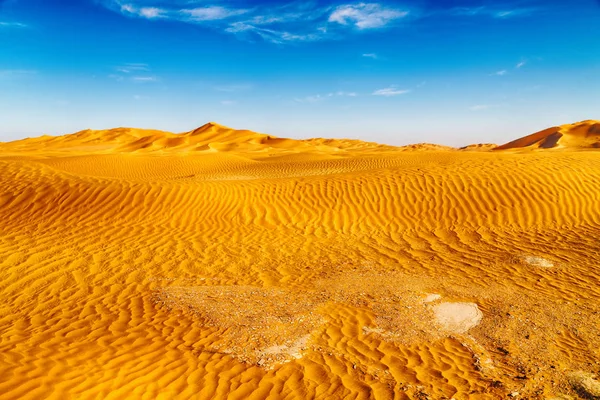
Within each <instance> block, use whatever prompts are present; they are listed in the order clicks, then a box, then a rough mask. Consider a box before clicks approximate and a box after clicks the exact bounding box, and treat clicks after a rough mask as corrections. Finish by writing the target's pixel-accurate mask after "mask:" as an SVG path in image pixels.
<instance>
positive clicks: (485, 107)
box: [469, 104, 492, 111]
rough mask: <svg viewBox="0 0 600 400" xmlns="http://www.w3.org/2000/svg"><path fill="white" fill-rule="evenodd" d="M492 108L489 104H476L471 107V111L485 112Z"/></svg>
mask: <svg viewBox="0 0 600 400" xmlns="http://www.w3.org/2000/svg"><path fill="white" fill-rule="evenodd" d="M490 107H492V106H491V105H489V104H476V105H474V106H471V107H469V110H471V111H483V110H488V109H489V108H490Z"/></svg>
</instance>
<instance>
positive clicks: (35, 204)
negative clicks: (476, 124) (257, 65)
mask: <svg viewBox="0 0 600 400" xmlns="http://www.w3.org/2000/svg"><path fill="white" fill-rule="evenodd" d="M594 126H597V125H594V124H592V123H587V122H586V123H584V124H583V125H577V126H573V127H572V128H564V127H562V128H560V129H559V131H560V132H559V133H561V135H562V136H561V138H559V141H558V142H557V143H560V144H561V146H563V151H560V152H556V151H535V152H515V151H484V150H480V151H466V152H464V151H456V150H454V149H449V148H444V147H441V146H440V147H436V146H431V145H421V146H408V147H405V148H395V147H391V146H384V145H378V144H375V143H365V142H360V141H351V140H327V139H311V140H292V139H280V138H275V137H272V136H269V135H263V134H258V133H254V132H250V131H237V130H233V129H229V128H226V127H223V126H220V125H218V124H214V123H211V124H207V125H205V126H203V127H201V128H199V129H197V130H194V131H191V132H186V133H182V134H172V133H168V132H161V131H150V130H137V129H128V128H120V129H114V130H108V131H82V132H79V133H76V134H73V135H65V136H60V137H41V138H35V139H25V140H21V141H17V142H11V143H2V144H0V228H1V229H0V268H1V269H0V270H1V271H2V274H1V275H0V290H1V292H0V293H2V295H3V299H4V301H3V303H2V305H0V393H2V395H1V396H0V397H2V398H6V399H17V398H56V399H64V398H200V399H211V398H223V399H224V398H231V399H247V398H250V399H262V398H274V399H279V398H302V399H305V398H327V399H329V398H348V399H350V398H352V399H357V398H359V399H366V398H376V399H391V398H400V399H402V398H405V399H413V398H414V399H419V398H432V399H450V398H455V399H472V398H480V399H487V398H490V399H497V398H505V397H506V396H507V395H509V394H511V393H513V394H514V393H516V392H518V393H519V395H518V396H520V397H521V398H532V399H533V398H548V397H552V396H559V395H571V396H577V395H578V393H580V392H578V390H579V391H580V390H581V387H582V385H581V384H579V386H576V385H574V384H573V383H572V382H573V379H570V378H568V377H569V376H585V379H588V380H591V382H592V383H593V382H594V381H593V380H594V379H596V378H595V377H594V374H595V373H598V372H599V371H598V365H599V363H600V351H599V350H598V349H600V337H599V336H598V331H599V330H600V306H599V305H598V301H597V299H598V298H600V263H599V262H598V261H599V260H600V244H598V241H597V237H598V236H599V234H600V229H599V227H600V152H595V151H580V147H593V146H591V145H588V142H590V141H593V140H595V139H593V135H594V134H595V133H594V132H595V131H594V132H591V131H590V129H591V130H592V131H593V129H595V128H593V127H594ZM553 129H555V128H553ZM548 132H551V131H548ZM556 132H558V131H556ZM556 132H554V133H556ZM590 132H591V133H590ZM552 134H553V133H548V135H549V136H551V135H552ZM535 135H538V136H535ZM535 135H534V136H532V137H528V138H524V139H523V140H522V141H520V142H519V141H516V142H513V144H511V145H510V146H508V145H506V146H508V147H506V146H502V148H504V149H514V148H520V147H526V146H535V147H536V148H543V147H549V146H545V145H543V144H540V143H546V142H545V141H546V140H548V139H544V138H546V137H547V136H548V135H546V134H535ZM544 135H546V136H544ZM569 135H571V136H569ZM590 138H592V139H590ZM540 141H541V142H540ZM575 142H577V145H576V146H575V145H573V143H575ZM582 143H583V144H582ZM570 147H573V148H570ZM489 148H490V149H491V148H492V147H489ZM501 150H502V149H501ZM573 374H575V375H573ZM577 374H579V375H577ZM586 382H587V381H586Z"/></svg>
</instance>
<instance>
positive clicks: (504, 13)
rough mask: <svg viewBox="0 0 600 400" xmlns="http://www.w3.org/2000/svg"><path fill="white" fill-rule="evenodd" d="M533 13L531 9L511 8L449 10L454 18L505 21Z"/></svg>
mask: <svg viewBox="0 0 600 400" xmlns="http://www.w3.org/2000/svg"><path fill="white" fill-rule="evenodd" d="M534 11H535V9H533V8H513V9H498V8H493V7H484V6H481V7H456V8H453V9H451V10H450V14H452V15H456V16H477V15H483V16H488V17H492V18H498V19H507V18H513V17H519V16H526V15H529V14H532V13H533V12H534Z"/></svg>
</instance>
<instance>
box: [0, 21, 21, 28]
mask: <svg viewBox="0 0 600 400" xmlns="http://www.w3.org/2000/svg"><path fill="white" fill-rule="evenodd" d="M27 27H28V25H26V24H23V23H21V22H7V21H0V28H27Z"/></svg>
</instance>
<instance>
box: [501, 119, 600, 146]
mask: <svg viewBox="0 0 600 400" xmlns="http://www.w3.org/2000/svg"><path fill="white" fill-rule="evenodd" d="M519 148H528V149H552V148H556V149H565V148H566V149H589V148H591V149H599V148H600V122H598V121H591V120H590V121H583V122H578V123H575V124H568V125H562V126H555V127H553V128H548V129H545V130H543V131H540V132H537V133H534V134H531V135H529V136H525V137H523V138H520V139H517V140H514V141H512V142H510V143H507V144H505V145H502V146H498V147H497V148H496V150H508V149H519Z"/></svg>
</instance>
